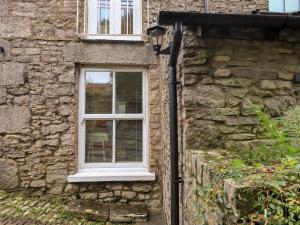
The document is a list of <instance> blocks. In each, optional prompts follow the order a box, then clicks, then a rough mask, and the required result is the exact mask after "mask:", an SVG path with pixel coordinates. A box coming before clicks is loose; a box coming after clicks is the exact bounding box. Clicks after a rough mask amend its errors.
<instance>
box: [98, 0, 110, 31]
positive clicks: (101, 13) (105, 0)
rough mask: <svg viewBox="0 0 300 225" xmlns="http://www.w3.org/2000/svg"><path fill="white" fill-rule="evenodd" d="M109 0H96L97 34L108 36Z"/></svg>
mask: <svg viewBox="0 0 300 225" xmlns="http://www.w3.org/2000/svg"><path fill="white" fill-rule="evenodd" d="M109 11H110V0H98V28H97V30H98V34H109V23H110V21H109V16H110V15H109V14H110V12H109Z"/></svg>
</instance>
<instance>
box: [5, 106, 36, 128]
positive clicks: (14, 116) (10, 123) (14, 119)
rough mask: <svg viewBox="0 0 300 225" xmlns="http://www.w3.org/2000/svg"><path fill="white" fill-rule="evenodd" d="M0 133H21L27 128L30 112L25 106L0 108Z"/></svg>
mask: <svg viewBox="0 0 300 225" xmlns="http://www.w3.org/2000/svg"><path fill="white" fill-rule="evenodd" d="M0 118H2V119H1V120H0V133H22V132H23V129H25V128H29V121H30V111H29V109H28V108H27V107H25V106H0Z"/></svg>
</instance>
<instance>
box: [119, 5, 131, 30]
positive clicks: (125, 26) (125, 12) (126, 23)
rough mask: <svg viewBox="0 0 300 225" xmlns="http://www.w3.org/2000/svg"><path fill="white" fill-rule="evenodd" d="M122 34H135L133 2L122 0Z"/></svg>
mask: <svg viewBox="0 0 300 225" xmlns="http://www.w3.org/2000/svg"><path fill="white" fill-rule="evenodd" d="M121 34H133V0H121Z"/></svg>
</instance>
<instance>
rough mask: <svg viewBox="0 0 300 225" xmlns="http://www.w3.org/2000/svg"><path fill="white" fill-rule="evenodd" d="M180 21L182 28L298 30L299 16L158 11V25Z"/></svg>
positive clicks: (299, 24) (299, 25)
mask: <svg viewBox="0 0 300 225" xmlns="http://www.w3.org/2000/svg"><path fill="white" fill-rule="evenodd" d="M177 21H181V22H182V25H183V26H201V25H203V26H216V27H220V26H221V27H227V26H228V27H261V28H269V29H272V28H273V29H283V28H299V27H300V16H296V15H293V14H282V13H257V14H229V13H228V14H223V13H197V12H171V11H160V12H159V17H158V24H159V25H162V26H167V25H173V24H174V23H175V22H177Z"/></svg>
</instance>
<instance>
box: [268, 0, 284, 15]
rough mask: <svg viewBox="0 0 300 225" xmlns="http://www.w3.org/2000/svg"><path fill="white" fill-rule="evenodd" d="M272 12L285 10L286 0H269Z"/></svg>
mask: <svg viewBox="0 0 300 225" xmlns="http://www.w3.org/2000/svg"><path fill="white" fill-rule="evenodd" d="M269 11H270V12H284V0H269Z"/></svg>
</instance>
